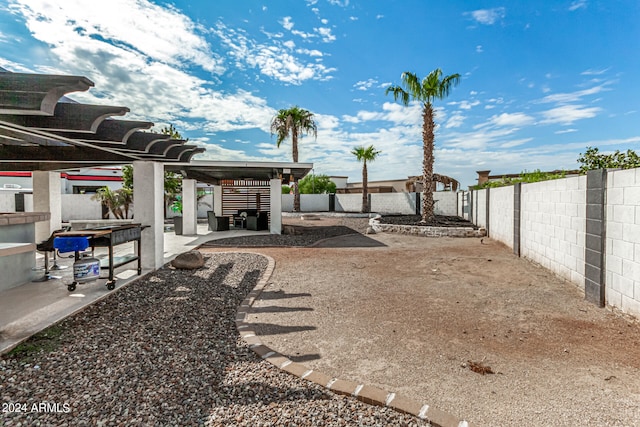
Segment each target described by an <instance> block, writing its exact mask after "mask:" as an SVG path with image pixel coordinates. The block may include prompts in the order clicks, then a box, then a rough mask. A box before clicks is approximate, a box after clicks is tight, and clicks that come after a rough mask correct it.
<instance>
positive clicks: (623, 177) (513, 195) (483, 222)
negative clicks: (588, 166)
mask: <svg viewBox="0 0 640 427" xmlns="http://www.w3.org/2000/svg"><path fill="white" fill-rule="evenodd" d="M458 200H459V205H458V212H462V214H463V215H464V216H465V217H466V218H468V219H471V221H472V222H474V223H475V224H477V225H480V226H484V227H486V228H487V233H488V235H489V236H490V237H491V238H493V239H495V240H498V241H500V242H503V243H504V244H506V245H507V246H509V247H511V248H513V252H514V253H515V254H517V255H519V256H523V257H526V258H528V259H531V260H532V261H534V262H536V263H538V264H540V265H542V266H544V267H546V268H548V269H549V270H551V271H553V272H554V273H555V274H557V275H558V276H560V277H562V278H564V279H566V280H568V281H570V282H572V283H574V284H575V285H576V286H578V287H580V288H581V289H584V292H585V298H587V299H588V300H589V301H592V302H594V303H596V304H598V305H605V304H608V305H610V306H614V307H617V308H619V309H621V310H623V311H625V312H627V313H631V314H634V315H636V316H637V315H640V168H638V169H629V170H609V171H604V170H601V171H590V172H589V173H588V174H587V175H586V176H577V177H570V178H564V179H558V180H551V181H544V182H538V183H532V184H516V185H513V186H509V187H502V188H491V189H484V190H474V191H469V192H467V194H464V195H462V196H461V195H458ZM461 200H462V201H463V202H464V203H461V202H460V201H461ZM460 204H463V207H462V209H460Z"/></svg>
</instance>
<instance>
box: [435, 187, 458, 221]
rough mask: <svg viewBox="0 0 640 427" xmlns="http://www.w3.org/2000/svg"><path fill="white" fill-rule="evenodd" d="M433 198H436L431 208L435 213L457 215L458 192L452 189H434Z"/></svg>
mask: <svg viewBox="0 0 640 427" xmlns="http://www.w3.org/2000/svg"><path fill="white" fill-rule="evenodd" d="M433 200H437V202H436V206H435V208H434V209H433V211H434V212H435V214H436V215H448V216H456V215H458V193H457V192H453V191H436V192H434V193H433Z"/></svg>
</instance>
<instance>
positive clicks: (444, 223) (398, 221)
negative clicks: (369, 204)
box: [380, 215, 478, 229]
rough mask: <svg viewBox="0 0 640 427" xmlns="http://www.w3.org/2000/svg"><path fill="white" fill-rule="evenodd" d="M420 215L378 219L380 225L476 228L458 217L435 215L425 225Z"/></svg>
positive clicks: (392, 216) (390, 216)
mask: <svg viewBox="0 0 640 427" xmlns="http://www.w3.org/2000/svg"><path fill="white" fill-rule="evenodd" d="M421 221H422V217H421V216H420V215H384V216H382V218H380V223H382V224H395V225H427V226H433V227H473V228H474V229H477V228H478V227H477V226H475V225H473V224H472V223H471V222H469V221H467V220H465V219H462V218H460V217H459V216H447V215H436V216H435V217H434V219H433V221H431V222H429V223H427V224H425V223H423V222H421Z"/></svg>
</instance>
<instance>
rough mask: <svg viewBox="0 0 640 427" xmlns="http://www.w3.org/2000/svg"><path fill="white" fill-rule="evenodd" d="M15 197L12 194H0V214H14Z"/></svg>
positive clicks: (7, 192) (8, 192) (9, 192)
mask: <svg viewBox="0 0 640 427" xmlns="http://www.w3.org/2000/svg"><path fill="white" fill-rule="evenodd" d="M15 211H16V196H15V193H14V192H11V191H6V192H5V191H3V192H2V193H0V212H15Z"/></svg>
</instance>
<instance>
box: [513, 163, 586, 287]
mask: <svg viewBox="0 0 640 427" xmlns="http://www.w3.org/2000/svg"><path fill="white" fill-rule="evenodd" d="M586 185H587V181H586V177H585V176H578V177H571V178H565V179H556V180H551V181H544V182H537V183H533V184H525V185H522V194H521V221H522V222H521V236H520V239H521V240H520V242H521V254H522V256H524V257H526V258H529V259H531V260H533V261H535V262H537V263H538V264H540V265H542V266H543V267H546V268H548V269H549V270H551V271H553V272H554V273H555V274H557V275H558V276H560V277H562V278H564V279H566V280H569V281H571V282H572V283H575V284H576V285H577V286H579V287H581V288H582V287H584V270H585V267H584V266H585V231H586V228H585V221H586V217H585V211H586V188H587V187H586Z"/></svg>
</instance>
